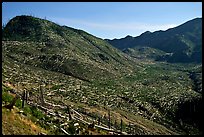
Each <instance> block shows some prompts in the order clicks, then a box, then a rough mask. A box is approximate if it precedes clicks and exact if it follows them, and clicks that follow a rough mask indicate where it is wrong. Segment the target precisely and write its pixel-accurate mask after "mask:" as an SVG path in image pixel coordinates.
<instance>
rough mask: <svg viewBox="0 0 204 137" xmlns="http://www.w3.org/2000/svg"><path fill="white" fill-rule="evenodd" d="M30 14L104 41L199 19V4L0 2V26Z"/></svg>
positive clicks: (134, 35) (200, 7)
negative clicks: (0, 13) (0, 12)
mask: <svg viewBox="0 0 204 137" xmlns="http://www.w3.org/2000/svg"><path fill="white" fill-rule="evenodd" d="M19 15H32V16H35V17H38V18H43V19H47V20H50V21H53V22H55V23H57V24H59V25H66V26H69V27H72V28H75V29H81V30H84V31H86V32H88V33H90V34H92V35H95V36H97V37H99V38H103V39H106V38H107V39H114V38H123V37H126V36H127V35H130V36H133V37H136V36H139V35H140V34H142V33H143V32H145V31H151V32H154V31H158V30H167V29H169V28H172V27H176V26H178V25H181V24H183V23H185V22H186V21H188V20H191V19H194V18H197V17H202V2H3V3H2V25H3V24H6V23H7V22H8V21H9V20H10V19H12V18H13V17H15V16H19Z"/></svg>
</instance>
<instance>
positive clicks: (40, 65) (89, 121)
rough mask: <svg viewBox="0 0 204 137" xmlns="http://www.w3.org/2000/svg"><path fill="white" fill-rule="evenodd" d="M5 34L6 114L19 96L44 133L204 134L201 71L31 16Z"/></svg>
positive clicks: (16, 21)
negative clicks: (119, 46)
mask: <svg viewBox="0 0 204 137" xmlns="http://www.w3.org/2000/svg"><path fill="white" fill-rule="evenodd" d="M2 34H3V36H2V106H5V105H6V104H9V103H10V102H11V100H12V99H13V98H14V96H15V95H19V96H20V98H21V99H18V100H17V102H16V105H15V106H16V107H18V109H19V110H18V111H19V112H20V110H21V111H22V112H21V113H20V114H19V115H20V116H25V117H27V118H28V119H31V120H32V121H33V122H34V123H36V125H38V126H39V127H41V128H43V129H44V131H43V133H45V132H46V134H48V135H49V134H51V135H61V134H67V135H71V134H74V135H78V134H80V135H95V134H96V135H108V134H117V135H118V134H124V135H126V134H130V135H180V134H181V135H198V134H202V130H201V121H200V119H201V118H202V117H201V110H202V63H200V62H199V63H198V62H194V61H192V62H189V63H182V62H176V63H170V62H168V61H164V60H162V61H161V60H160V61H158V60H157V61H155V58H154V57H155V56H148V57H147V54H149V53H150V54H151V53H155V52H156V54H157V55H165V54H166V53H165V51H161V49H153V48H152V47H151V48H147V49H145V50H144V52H143V54H141V55H139V53H141V52H140V51H139V52H137V51H134V50H135V49H126V50H122V51H121V50H120V49H117V48H115V47H113V46H112V45H110V44H109V43H108V42H107V40H103V39H100V38H97V37H95V36H93V35H91V34H88V33H86V32H85V31H82V30H77V29H74V28H70V27H66V26H59V25H57V24H55V23H53V22H50V21H48V20H44V19H40V18H35V17H31V16H17V17H15V18H13V19H12V20H10V22H9V23H8V24H7V25H6V26H5V28H4V29H3V32H2ZM200 49H201V48H200ZM138 50H140V49H138ZM124 51H126V52H124ZM129 53H131V54H129ZM150 54H149V55H150ZM192 54H193V53H192ZM152 57H153V58H152ZM25 92H27V93H28V95H27V96H28V99H27V101H26V103H25V106H24V107H23V108H22V103H23V102H24V101H25V98H24V99H23V93H25ZM2 109H3V108H2ZM3 112H5V110H3ZM3 115H5V113H3ZM76 123H78V124H76ZM93 123H94V124H93ZM91 125H94V127H90V126H91ZM5 128H6V127H5V126H4V128H3V129H2V130H3V131H5ZM4 133H5V132H4ZM40 133H41V132H40ZM7 134H9V133H7ZM10 134H12V133H10Z"/></svg>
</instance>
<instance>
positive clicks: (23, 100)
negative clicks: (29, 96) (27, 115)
mask: <svg viewBox="0 0 204 137" xmlns="http://www.w3.org/2000/svg"><path fill="white" fill-rule="evenodd" d="M25 94H26V91H23V97H22V108H24V104H25V96H26V95H25Z"/></svg>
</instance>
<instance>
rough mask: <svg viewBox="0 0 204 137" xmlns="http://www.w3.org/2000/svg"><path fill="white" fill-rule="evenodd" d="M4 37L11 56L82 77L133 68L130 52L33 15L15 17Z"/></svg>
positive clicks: (113, 74) (99, 76) (28, 62)
mask: <svg viewBox="0 0 204 137" xmlns="http://www.w3.org/2000/svg"><path fill="white" fill-rule="evenodd" d="M2 39H3V40H4V41H5V42H4V43H5V44H6V45H7V50H8V51H7V52H9V56H10V58H13V59H15V60H17V61H18V62H21V63H25V64H29V65H33V66H35V67H36V66H37V67H40V68H44V69H48V70H52V71H57V72H61V73H63V74H67V75H71V76H74V77H77V78H80V79H82V80H91V79H93V78H94V77H95V78H99V79H100V78H103V77H102V76H107V75H108V76H113V77H114V76H115V75H116V74H115V73H117V75H119V74H120V73H123V72H124V73H125V72H126V73H129V72H128V70H129V67H130V68H131V66H130V65H129V64H130V63H128V61H130V60H129V59H128V58H127V57H126V55H125V54H123V53H122V52H120V51H119V50H118V49H116V48H113V47H112V46H111V45H110V44H109V43H107V42H106V41H103V40H102V39H100V38H97V37H95V36H93V35H90V34H88V33H86V32H84V31H82V30H77V29H74V28H70V27H66V26H59V25H57V24H55V23H52V22H50V21H47V20H43V19H39V18H33V17H31V16H17V17H15V18H13V19H12V20H11V21H10V22H8V24H7V25H6V26H5V28H4V30H3V35H2ZM9 41H18V42H9ZM13 45H18V46H13ZM118 69H120V70H121V72H120V73H118V71H116V70H118ZM90 72H92V73H91V74H90ZM92 74H94V75H92Z"/></svg>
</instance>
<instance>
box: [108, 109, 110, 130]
mask: <svg viewBox="0 0 204 137" xmlns="http://www.w3.org/2000/svg"><path fill="white" fill-rule="evenodd" d="M110 126H111V119H110V109H109V110H108V128H109V129H110Z"/></svg>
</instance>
